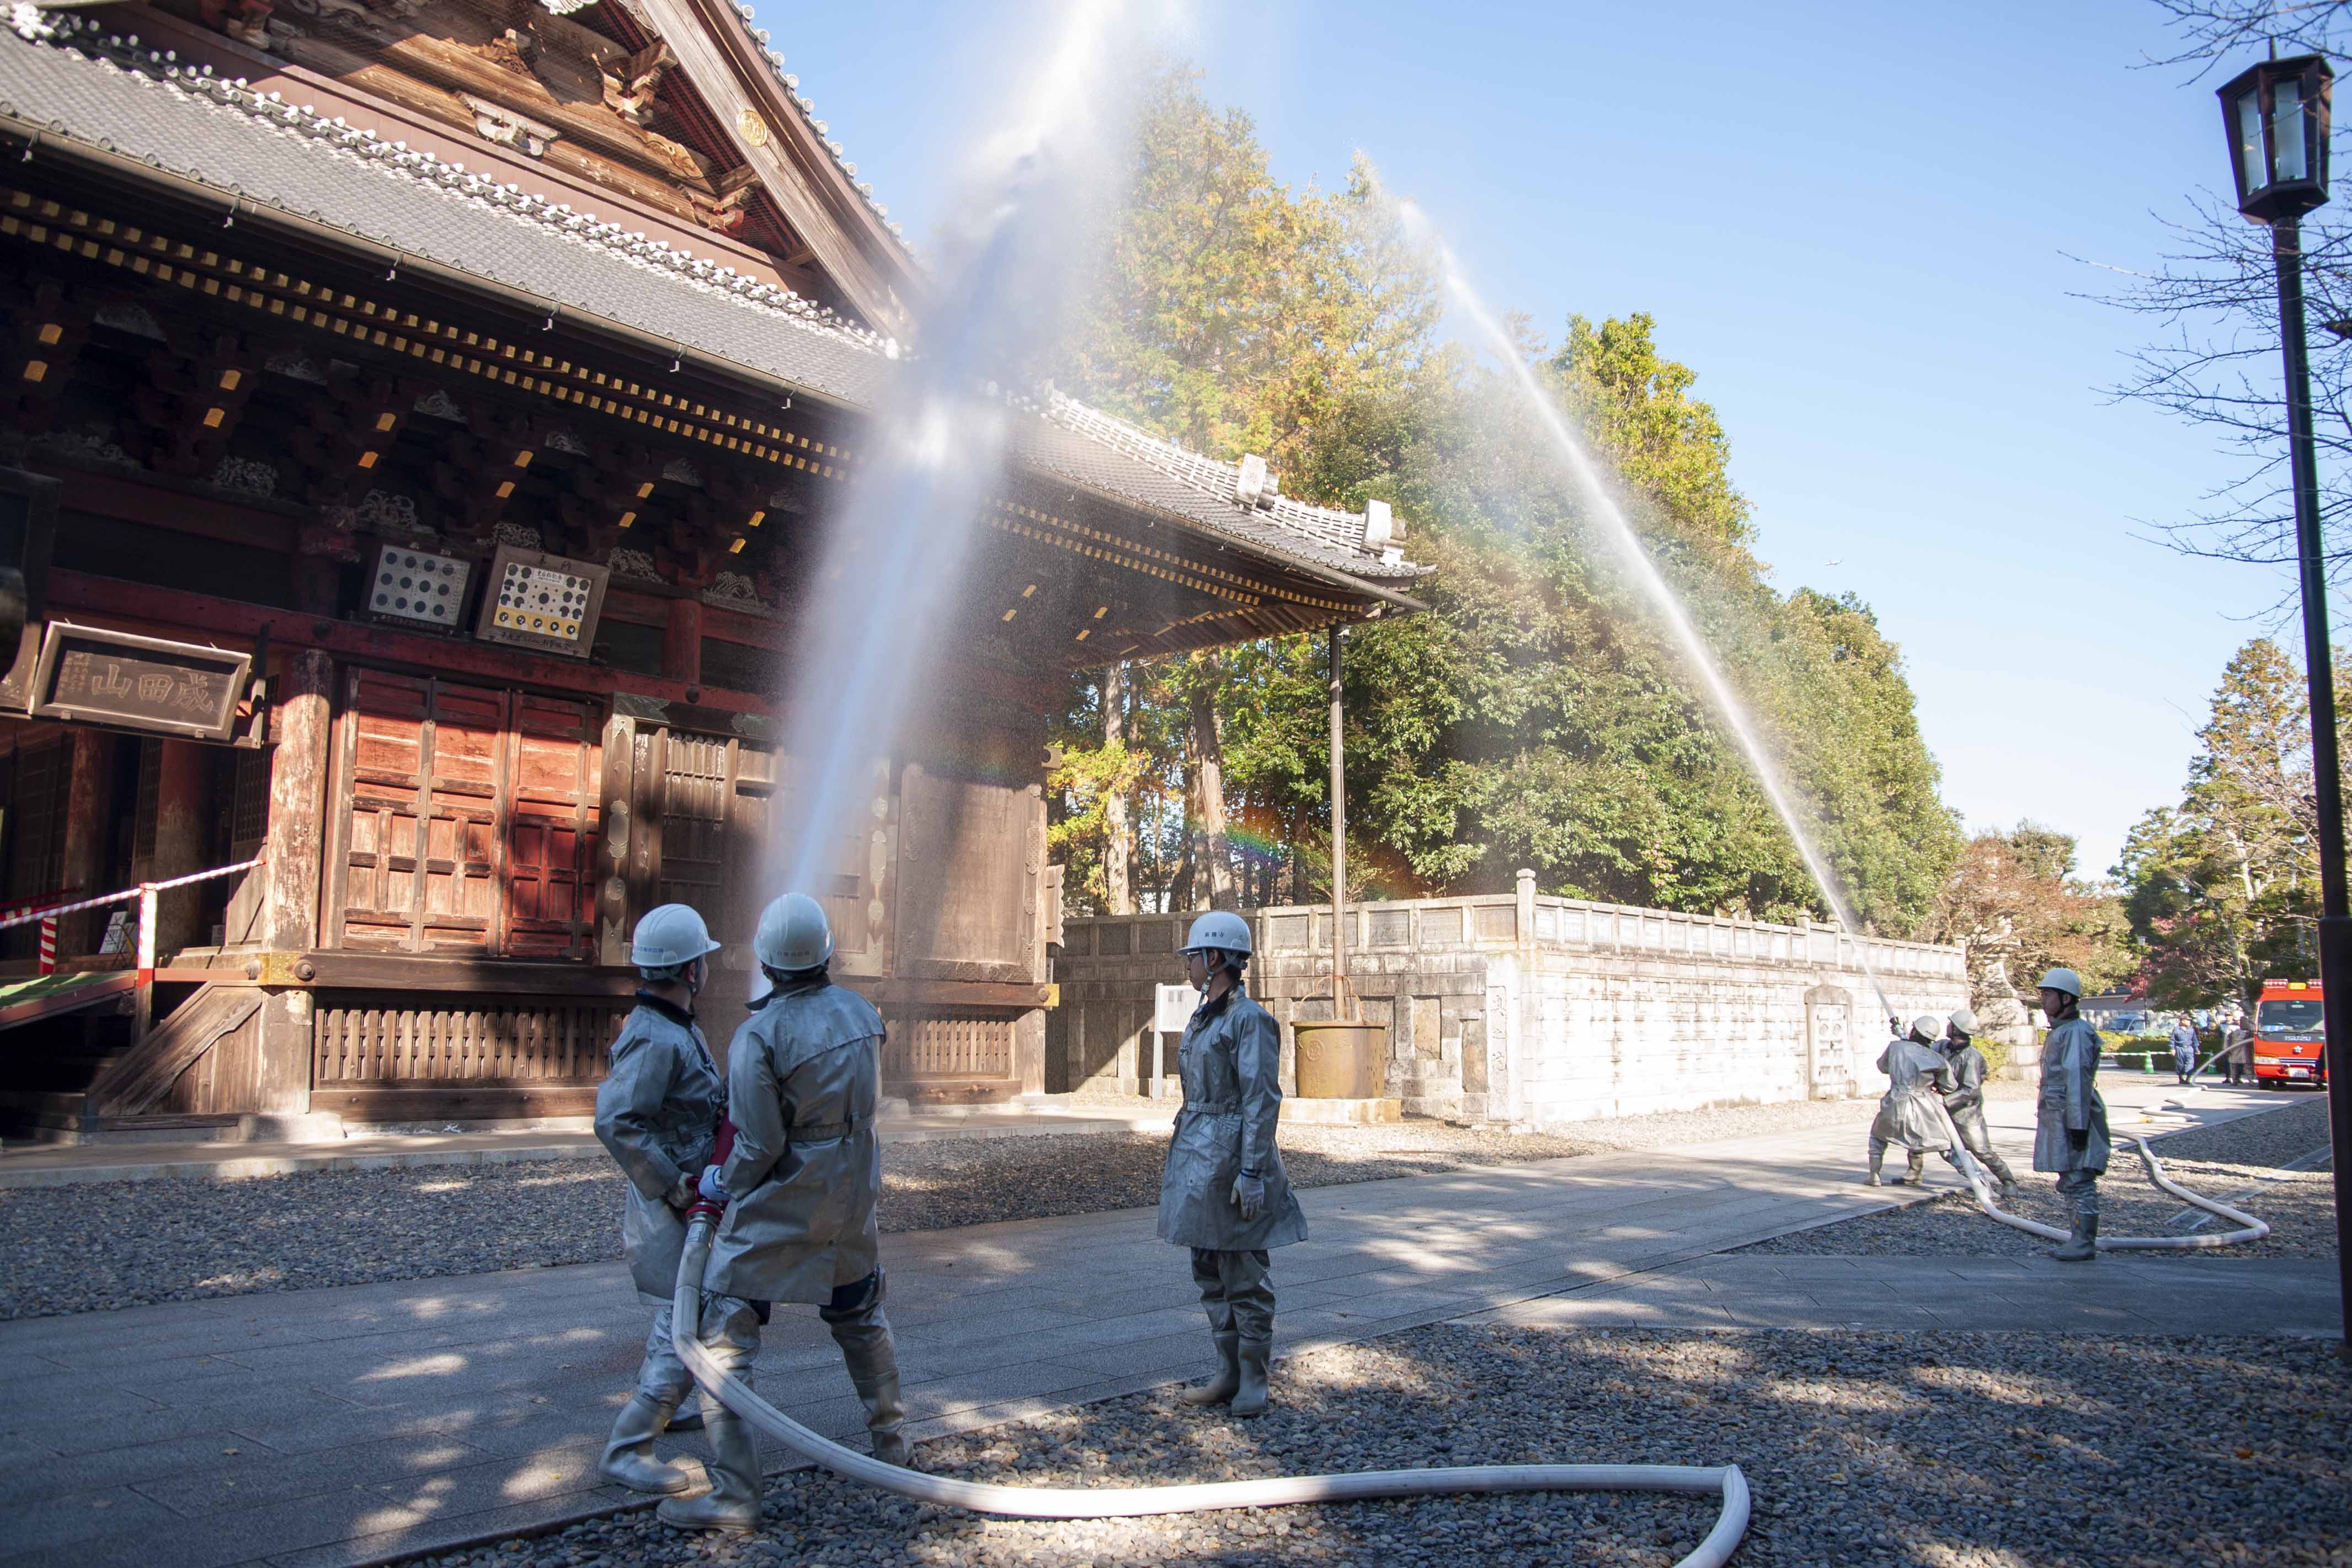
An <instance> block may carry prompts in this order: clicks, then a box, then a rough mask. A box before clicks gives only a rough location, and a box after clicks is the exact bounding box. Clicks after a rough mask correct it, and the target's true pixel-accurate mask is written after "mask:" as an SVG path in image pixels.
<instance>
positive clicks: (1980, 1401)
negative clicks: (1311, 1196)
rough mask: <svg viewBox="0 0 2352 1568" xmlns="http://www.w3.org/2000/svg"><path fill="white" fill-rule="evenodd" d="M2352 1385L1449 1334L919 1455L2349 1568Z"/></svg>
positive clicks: (1749, 1337)
mask: <svg viewBox="0 0 2352 1568" xmlns="http://www.w3.org/2000/svg"><path fill="white" fill-rule="evenodd" d="M1276 1398H1277V1400H1278V1401H1279V1403H1278V1404H1277V1405H1276V1408H1275V1409H1274V1410H1273V1411H1272V1412H1271V1413H1269V1414H1268V1415H1266V1416H1265V1418H1263V1419H1261V1420H1259V1421H1257V1422H1255V1423H1240V1422H1235V1421H1233V1420H1232V1419H1230V1418H1229V1417H1225V1416H1223V1415H1216V1414H1203V1413H1201V1412H1196V1411H1192V1410H1190V1409H1187V1408H1186V1407H1184V1406H1182V1405H1178V1404H1177V1403H1176V1402H1175V1401H1174V1399H1173V1397H1172V1395H1171V1394H1170V1392H1169V1391H1166V1390H1160V1391H1157V1392H1154V1393H1151V1394H1139V1395H1136V1396H1134V1397H1132V1398H1128V1399H1120V1400H1113V1401H1108V1402H1106V1403H1103V1404H1099V1405H1087V1406H1085V1407H1083V1408H1080V1409H1076V1410H1070V1411H1064V1412H1060V1413H1057V1414H1055V1415H1049V1416H1045V1417H1040V1418H1038V1419H1036V1420H1034V1421H1028V1422H1023V1423H1019V1424H1015V1425H1011V1426H999V1427H995V1428H992V1429H990V1430H988V1431H984V1432H977V1433H971V1434H967V1435H964V1436H959V1437H953V1438H946V1439H941V1440H939V1441H936V1442H932V1443H929V1444H925V1445H922V1446H920V1447H919V1448H918V1449H917V1451H916V1453H917V1462H918V1464H919V1465H920V1466H921V1467H922V1468H925V1469H927V1470H930V1471H934V1472H936V1473H940V1474H948V1475H954V1476H958V1477H961V1478H964V1479H972V1480H992V1481H1005V1482H1012V1483H1014V1484H1019V1485H1027V1486H1102V1485H1107V1484H1132V1483H1145V1482H1176V1481H1195V1480H1223V1479H1237V1478H1252V1477H1260V1476H1272V1475H1282V1474H1301V1473H1315V1472H1328V1471H1335V1470H1350V1469H1374V1468H1401V1467H1407V1466H1414V1465H1421V1464H1507V1463H1517V1462H1526V1461H1538V1460H1551V1461H1564V1462H1579V1461H1581V1462H1626V1461H1646V1462H1652V1463H1665V1464H1698V1465H1716V1464H1721V1463H1724V1462H1726V1461H1727V1460H1728V1461H1734V1462H1737V1463H1738V1465H1739V1466H1740V1467H1741V1468H1742V1470H1743V1471H1744V1472H1745V1473H1746V1475H1747V1477H1748V1484H1749V1485H1750V1487H1751V1488H1752V1489H1753V1490H1754V1499H1755V1511H1754V1515H1753V1518H1752V1521H1751V1523H1750V1526H1749V1530H1748V1538H1747V1542H1746V1543H1745V1544H1744V1545H1743V1546H1742V1548H1741V1549H1740V1552H1739V1555H1738V1563H1739V1564H1740V1565H1741V1568H1766V1565H1782V1564H1785V1565H1788V1568H1821V1565H1823V1564H1839V1565H1841V1568H1860V1565H1878V1564H1886V1565H1890V1568H1892V1565H1896V1564H1902V1565H1911V1564H1922V1565H1928V1568H2042V1565H2043V1564H2050V1565H2053V1568H2054V1565H2058V1564H2066V1565H2069V1568H2072V1565H2077V1564H2083V1565H2094V1568H2104V1565H2107V1564H2117V1565H2129V1568H2155V1565H2158V1564H2174V1563H2233V1564H2295V1563H2344V1562H2346V1561H2347V1553H2352V1479H2347V1477H2352V1439H2348V1438H2347V1431H2352V1423H2347V1415H2352V1398H2347V1374H2346V1373H2345V1371H2344V1369H2343V1367H2342V1366H2341V1365H2340V1364H2339V1363H2336V1361H2335V1359H2334V1356H2333V1352H2332V1350H2331V1349H2330V1347H2327V1346H2325V1345H2322V1344H2319V1343H2316V1342H2304V1341H2291V1340H2290V1341H2283V1340H2256V1339H2224V1338H2199V1339H2179V1340H2155V1339H2139V1338H2133V1339H2124V1340H2116V1341H2113V1342H2102V1341H2099V1340H2096V1339H2093V1338H2086V1337H2072V1338H2070V1337H2062V1336H2055V1335H2035V1334H1934V1335H1929V1334H1909V1335H1905V1334H1894V1333H1878V1334H1864V1333H1844V1334H1837V1335H1826V1334H1809V1333H1780V1332H1769V1331H1758V1332H1747V1333H1661V1332H1643V1331H1583V1330H1571V1331H1563V1330H1545V1329H1486V1328H1464V1327H1458V1326H1452V1325H1441V1326H1439V1327H1435V1328H1429V1329H1422V1330H1418V1331H1414V1332H1412V1333H1408V1334H1401V1335H1397V1336H1394V1337H1392V1338H1389V1339H1384V1340H1381V1341H1379V1342H1375V1343H1371V1344H1365V1345H1351V1346H1344V1347H1340V1348H1337V1349H1332V1350H1326V1351H1318V1352H1311V1353H1309V1354H1307V1355H1304V1356H1300V1357H1297V1358H1295V1359H1293V1360H1290V1361H1286V1362H1284V1363H1280V1366H1279V1369H1278V1372H1277V1377H1276ZM1715 1516H1716V1505H1715V1504H1714V1503H1713V1502H1712V1501H1710V1500H1700V1499H1684V1498H1665V1497H1660V1496H1655V1495H1644V1494H1638V1493H1624V1494H1586V1495H1574V1494H1561V1495H1541V1494H1538V1495H1528V1496H1519V1497H1507V1496H1496V1497H1464V1496H1449V1497H1440V1498H1432V1499H1425V1500H1421V1499H1417V1500H1401V1501H1394V1502H1382V1503H1360V1504H1349V1505H1346V1506H1335V1507H1328V1508H1314V1509H1308V1508H1294V1509H1280V1510H1265V1511H1258V1512H1245V1511H1234V1512H1230V1513H1214V1514H1190V1515H1179V1516H1174V1517H1169V1518H1160V1519H1139V1520H1106V1521H1066V1522H1053V1521H992V1520H983V1519H980V1518H976V1517H973V1516H971V1515H966V1514H961V1513H958V1512H955V1511H953V1510H946V1509H940V1508H934V1507H929V1506H921V1505H917V1504H915V1503H912V1502H908V1501H907V1500H902V1499H897V1498H890V1497H886V1496H882V1495H880V1494H877V1493H875V1492H871V1491H867V1490H866V1489H861V1488H858V1487H856V1486H854V1485H851V1484H849V1483H846V1482H844V1481H841V1480H839V1479H836V1478H834V1477H831V1476H826V1475H820V1474H803V1475H798V1476H793V1477H791V1478H787V1479H777V1480H774V1481H772V1482H771V1483H770V1487H769V1503H768V1519H767V1525H766V1528H765V1529H764V1530H763V1531H761V1533H760V1534H759V1535H758V1536H755V1537H751V1538H734V1539H730V1538H722V1537H699V1536H690V1535H687V1534H683V1533H681V1532H678V1531H672V1530H669V1529H667V1527H665V1526H663V1525H661V1524H660V1523H658V1522H657V1521H656V1520H655V1519H654V1517H653V1514H652V1513H651V1511H650V1510H638V1511H634V1512H630V1513H625V1514H618V1515H608V1516H606V1517H604V1518H601V1519H597V1520H592V1521H586V1522H583V1523H581V1524H577V1525H574V1526H572V1527H570V1528H568V1529H565V1530H562V1531H557V1532H554V1533H551V1534H547V1535H541V1536H538V1537H535V1538H518V1539H514V1540H510V1541H507V1542H502V1543H500V1544H499V1545H498V1546H495V1547H490V1548H485V1549H480V1550H477V1551H473V1552H462V1553H452V1554H448V1555H445V1556H441V1557H436V1558H434V1559H430V1560H429V1561H430V1563H431V1564H432V1568H491V1565H492V1564H499V1565H503V1568H525V1565H528V1568H574V1565H577V1568H586V1565H591V1564H593V1565H595V1568H670V1565H699V1564H711V1565H714V1568H769V1565H770V1564H780V1563H793V1564H801V1563H807V1564H820V1563H822V1564H849V1563H921V1564H932V1563H937V1564H956V1565H959V1568H961V1565H965V1564H972V1565H981V1568H994V1565H1000V1564H1001V1565H1005V1568H1011V1565H1013V1564H1016V1563H1017V1564H1024V1565H1035V1568H1096V1565H1100V1564H1126V1563H1162V1562H1182V1563H1231V1564H1253V1565H1266V1568H1271V1565H1273V1564H1277V1563H1280V1564H1288V1563H1359V1564H1365V1565H1367V1568H1399V1565H1402V1564H1420V1563H1431V1564H1444V1565H1445V1568H1454V1565H1455V1564H1459V1563H1465V1562H1474V1563H1475V1562H1482V1561H1483V1562H1485V1563H1493V1564H1497V1565H1502V1564H1510V1565H1514V1568H1516V1565H1517V1564H1549V1563H1576V1564H1580V1565H1581V1564H1610V1565H1634V1564H1640V1565H1664V1564H1668V1563H1674V1562H1675V1560H1676V1559H1678V1558H1679V1557H1681V1556H1682V1555H1683V1553H1685V1552H1687V1551H1689V1550H1690V1549H1691V1548H1692V1547H1693V1546H1695V1545H1696V1543H1697V1542H1698V1541H1699V1539H1700V1538H1701V1537H1702V1536H1703V1535H1704V1534H1705V1533H1706V1531H1707V1530H1708V1529H1709V1528H1710V1527H1711V1526H1712V1524H1713V1523H1714V1521H1715Z"/></svg>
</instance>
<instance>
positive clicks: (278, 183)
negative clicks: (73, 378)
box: [0, 4, 1424, 584]
mask: <svg viewBox="0 0 2352 1568" xmlns="http://www.w3.org/2000/svg"><path fill="white" fill-rule="evenodd" d="M9 23H10V26H9V27H8V28H6V29H0V121H15V122H16V127H17V128H18V129H19V131H20V132H32V133H35V134H37V135H38V136H40V137H44V138H49V139H56V140H63V141H68V142H82V143H86V144H89V145H92V146H94V147H96V148H98V149H100V150H101V151H105V152H109V153H115V154H118V155H121V156H125V157H129V158H131V159H133V160H136V161H138V162H140V163H144V164H146V165H147V166H149V167H151V168H152V169H155V170H157V171H159V172H161V173H166V174H173V175H176V176H178V177H180V178H182V179H185V180H188V181H191V182H194V183H196V184H202V185H205V186H207V187H210V188H212V189H215V190H217V191H218V192H219V193H220V195H221V200H222V205H223V208H224V210H226V209H228V208H229V207H230V206H231V205H232V204H236V205H241V206H243V207H245V208H247V209H252V210H260V209H266V208H271V207H275V208H277V209H279V210H282V211H285V212H287V213H289V214H291V215H294V216H300V217H304V218H308V219H310V220H312V221H314V222H317V223H320V224H323V225H326V226H330V227H332V228H335V229H338V230H341V231H342V232H344V233H347V234H350V235H352V236H354V237H361V238H364V239H366V240H369V241H371V242H373V243H374V244H376V245H379V246H383V247H393V248H395V249H397V250H398V251H400V252H402V253H404V254H405V255H409V256H414V257H416V258H421V259H424V260H427V261H431V262H434V263H436V264H438V265H440V266H443V267H446V268H451V269H453V270H457V271H460V272H463V273H465V274H467V275H468V276H471V277H475V278H478V279H483V280H485V281H487V282H489V283H492V284H496V285H499V286H501V287H503V288H506V289H514V290H519V291H522V292H525V293H528V294H530V295H532V296H534V297H535V298H538V299H541V300H546V301H547V302H548V303H549V305H550V307H551V309H553V310H559V311H563V310H570V311H572V313H574V314H576V313H578V312H581V311H585V312H587V313H589V314H592V315H594V316H597V317H602V318H604V319H605V320H608V321H614V322H617V323H620V324H621V325H623V326H625V327H627V328H629V329H632V330H634V331H639V332H644V333H649V334H652V335H655V336H657V337H659V338H661V339H663V340H665V341H667V342H674V343H677V344H678V345H680V346H681V347H682V348H691V349H694V350H696V351H697V352H698V353H701V354H704V355H707V356H709V357H712V358H716V359H720V360H725V361H728V362H730V363H734V364H737V365H740V366H741V367H743V369H744V370H746V371H748V372H751V373H754V374H760V375H763V376H766V377H769V378H772V379H773V380H775V381H777V382H781V383H782V384H784V385H785V386H787V387H790V388H798V389H803V390H806V391H809V392H812V393H815V394H818V395H823V396H825V397H828V398H830V399H832V400H834V401H836V402H838V403H841V404H843V405H847V406H850V407H854V408H858V409H865V410H870V409H872V408H874V407H875V406H876V405H877V403H878V401H879V399H880V397H881V395H882V393H883V389H884V385H885V383H886V381H887V377H888V375H889V374H890V364H891V362H892V361H894V360H896V359H897V358H898V356H899V348H898V344H897V343H896V342H894V341H892V340H890V339H887V338H885V337H883V336H882V335H880V334H878V333H876V332H874V331H869V330H867V329H866V328H865V327H863V326H861V325H859V324H857V323H856V322H854V321H848V320H846V319H845V318H843V317H840V316H838V315H836V314H835V313H834V312H832V311H830V310H824V309H823V308H822V307H819V306H817V305H815V304H814V303H813V302H811V301H809V300H805V299H803V298H802V297H801V296H799V295H797V294H795V293H793V291H792V290H791V289H784V288H781V287H779V286H777V285H774V284H771V283H764V282H761V281H759V280H757V279H751V278H748V277H745V276H744V275H742V274H741V273H739V272H737V271H736V270H735V269H734V268H730V267H726V266H722V265H719V264H718V263H715V262H712V261H710V260H709V259H707V258H700V257H697V256H695V255H693V254H691V253H690V252H688V251H686V250H684V249H681V248H679V247H675V246H671V245H669V244H667V243H666V242H663V241H660V240H653V239H648V238H647V237H646V236H645V235H644V234H642V233H639V232H636V231H633V230H630V229H627V228H625V227H624V226H621V225H618V224H614V223H607V222H604V221H602V220H600V219H598V218H597V217H596V216H594V215H593V214H588V213H583V212H578V211H576V210H574V209H573V208H572V207H570V206H568V205H562V204H559V203H551V202H548V201H545V200H543V199H541V198H540V197H538V196H536V195H531V194H530V193H529V192H526V191H523V190H521V189H520V188H519V187H517V186H515V185H512V184H503V183H500V182H499V181H495V180H492V179H489V178H487V177H486V176H484V175H482V174H476V173H470V172H468V171H467V170H466V169H465V167H464V166H463V165H461V164H457V163H447V162H445V161H443V160H441V159H439V158H436V157H433V156H431V155H429V154H426V153H419V152H415V151H413V150H411V149H410V148H408V147H407V146H406V145H405V144H404V143H402V142H387V141H384V140H383V139H382V138H381V137H378V136H377V135H375V134H374V133H373V132H370V131H367V130H363V129H362V128H359V127H356V126H352V125H349V124H347V123H345V122H344V121H342V120H341V119H331V118H328V117H324V116H320V115H319V114H316V113H314V112H312V111H310V110H308V109H307V108H305V107H304V106H301V105H298V104H293V103H289V102H286V101H284V100H281V99H279V98H278V96H277V95H275V94H271V93H263V92H259V91H257V90H255V89H251V88H249V87H247V86H245V85H243V84H241V83H240V82H236V81H231V80H229V79H225V78H222V77H218V76H215V75H214V74H212V71H211V68H209V67H190V66H187V65H185V64H184V63H182V62H180V61H179V60H177V59H176V58H174V57H173V55H172V54H171V52H170V51H162V52H158V51H156V50H153V49H151V48H147V47H142V46H141V45H140V43H139V41H138V39H137V38H136V37H135V36H134V37H121V36H120V35H117V34H115V33H113V32H111V31H110V30H109V29H108V27H107V26H105V25H104V24H103V23H102V22H100V21H97V20H92V19H84V18H78V17H76V16H72V15H70V14H68V13H62V12H49V11H43V10H41V9H40V8H38V7H37V6H35V5H29V4H17V5H13V6H12V7H11V9H10V12H9ZM1032 411H1033V412H1034V414H1035V415H1036V416H1037V417H1035V418H1034V419H1024V420H1019V421H1016V425H1015V432H1014V438H1013V445H1014V449H1015V454H1016V456H1017V457H1018V458H1019V459H1020V460H1021V461H1022V462H1023V463H1024V464H1025V465H1027V466H1028V467H1029V468H1031V469H1032V470H1033V471H1034V472H1037V473H1039V474H1041V475H1055V476H1059V477H1061V478H1064V479H1068V480H1070V481H1071V482H1074V483H1076V484H1080V485H1083V486H1086V487H1087V488H1088V489H1093V490H1095V491H1097V492H1098V493H1101V494H1104V495H1106V496H1107V497H1108V498H1110V499H1113V500H1121V501H1125V502H1127V503H1129V504H1130V505H1133V506H1136V507H1139V508H1141V509H1144V510H1149V511H1151V512H1154V513H1157V514H1160V515H1162V516H1165V517H1168V518H1171V519H1172V520H1174V521H1178V522H1180V523H1181V524H1184V525H1187V526H1190V527H1192V528H1194V529H1196V530H1198V531H1202V532H1205V533H1209V534H1213V535H1215V536H1218V537H1221V538H1223V539H1226V540H1228V541H1231V542H1234V543H1236V544H1238V545H1239V546H1241V547H1242V548H1244V549H1247V550H1250V551H1252V552H1256V553H1261V554H1264V555H1266V556H1270V557H1272V558H1274V559H1276V560H1280V561H1286V562H1290V563H1296V564H1305V565H1309V566H1313V567H1318V568H1321V569H1324V570H1328V571H1337V572H1340V573H1344V574H1348V575H1349V576H1351V577H1356V578H1360V579H1362V580H1364V581H1366V582H1367V583H1368V584H1398V583H1402V582H1405V581H1409V580H1411V579H1413V578H1416V577H1419V576H1421V575H1422V574H1423V571H1424V569H1423V568H1422V567H1419V566H1415V565H1413V564H1412V563H1410V562H1407V561H1404V560H1403V559H1402V556H1401V554H1400V552H1398V551H1397V550H1396V549H1394V548H1393V547H1386V548H1384V547H1383V545H1382V544H1381V542H1368V541H1367V535H1366V526H1367V521H1368V520H1367V518H1366V517H1365V516H1364V515H1362V514H1358V513H1352V512H1344V511H1336V510H1329V509H1327V508H1322V507H1313V506H1308V505H1306V504H1305V503H1303V502H1299V501H1296V500H1288V499H1287V498H1283V497H1279V496H1271V495H1269V496H1265V497H1261V498H1259V499H1258V500H1257V501H1256V503H1255V504H1244V502H1243V501H1242V500H1240V499H1238V487H1239V485H1240V483H1241V481H1242V478H1243V472H1242V469H1241V468H1240V467H1239V466H1237V465H1234V464H1231V463H1222V462H1218V461H1216V460H1214V459H1213V458H1203V457H1201V456H1199V455H1197V454H1194V453H1190V452H1186V451H1184V450H1183V449H1182V448H1181V447H1176V446H1173V445H1172V444H1171V443H1169V442H1166V441H1162V440H1160V439H1159V438H1158V437H1153V436H1150V435H1149V434H1147V433H1146V432H1144V431H1141V430H1139V429H1137V428H1135V427H1134V426H1129V425H1127V424H1125V423H1123V422H1121V421H1119V420H1117V419H1113V418H1111V417H1110V416H1107V415H1104V414H1100V413H1097V411H1095V410H1093V409H1090V408H1087V407H1086V406H1084V405H1081V404H1077V403H1075V402H1073V401H1071V400H1070V399H1068V398H1066V397H1063V396H1060V395H1057V394H1055V395H1048V396H1047V397H1046V399H1045V401H1044V402H1043V403H1042V404H1040V405H1034V406H1033V409H1032ZM1376 504H1377V503H1376Z"/></svg>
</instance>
